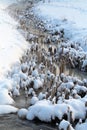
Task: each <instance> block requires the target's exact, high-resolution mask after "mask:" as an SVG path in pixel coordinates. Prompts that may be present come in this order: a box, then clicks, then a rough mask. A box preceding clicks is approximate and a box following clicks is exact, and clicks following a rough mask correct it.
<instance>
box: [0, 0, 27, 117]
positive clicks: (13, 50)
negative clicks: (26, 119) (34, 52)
mask: <svg viewBox="0 0 87 130" xmlns="http://www.w3.org/2000/svg"><path fill="white" fill-rule="evenodd" d="M16 2H17V0H0V114H7V113H12V112H13V113H14V112H17V110H18V109H17V108H15V107H13V106H11V105H13V104H14V100H13V99H12V97H11V91H13V94H14V95H19V94H20V93H19V90H18V89H19V87H18V85H19V82H20V78H21V77H22V78H23V79H26V76H25V75H23V74H22V72H21V73H19V74H17V73H18V72H20V67H19V65H20V58H21V57H22V55H23V54H24V51H25V50H26V49H27V47H28V44H27V42H26V41H25V38H24V37H23V36H22V35H21V34H20V33H19V32H18V30H17V25H18V23H17V22H16V21H14V20H13V18H11V17H10V16H9V14H8V12H7V10H6V8H7V7H8V6H9V5H10V4H12V3H16ZM13 66H14V67H13ZM16 66H17V67H16ZM12 69H13V71H14V72H13V74H14V75H13V77H12V79H11V77H10V76H11V75H10V74H11V73H10V71H11V70H12ZM17 76H18V77H19V78H17ZM7 77H8V78H7ZM9 94H10V95H9Z"/></svg>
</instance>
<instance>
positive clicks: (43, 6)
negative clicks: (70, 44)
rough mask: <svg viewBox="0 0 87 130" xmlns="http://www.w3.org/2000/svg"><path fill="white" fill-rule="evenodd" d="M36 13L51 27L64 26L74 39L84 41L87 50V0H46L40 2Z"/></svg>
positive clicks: (69, 36) (83, 45)
mask: <svg viewBox="0 0 87 130" xmlns="http://www.w3.org/2000/svg"><path fill="white" fill-rule="evenodd" d="M35 13H36V14H37V15H38V16H39V17H40V19H42V20H43V21H44V22H45V23H46V24H47V25H46V27H47V28H48V29H49V28H50V29H52V28H55V29H59V28H64V29H65V35H66V36H67V37H68V38H70V39H71V40H73V41H78V42H82V44H81V47H82V48H83V50H84V51H87V1H85V0H77V1H75V0H72V1H70V0H50V3H49V2H48V0H45V3H42V2H40V3H39V4H38V5H37V7H36V9H35Z"/></svg>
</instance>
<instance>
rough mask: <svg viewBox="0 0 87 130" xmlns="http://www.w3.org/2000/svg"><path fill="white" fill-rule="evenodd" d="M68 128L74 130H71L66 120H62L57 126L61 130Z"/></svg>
mask: <svg viewBox="0 0 87 130" xmlns="http://www.w3.org/2000/svg"><path fill="white" fill-rule="evenodd" d="M68 127H69V130H74V129H73V128H72V126H71V125H70V123H69V122H68V121H66V120H62V121H61V122H60V124H59V129H60V130H61V129H63V130H67V128H68Z"/></svg>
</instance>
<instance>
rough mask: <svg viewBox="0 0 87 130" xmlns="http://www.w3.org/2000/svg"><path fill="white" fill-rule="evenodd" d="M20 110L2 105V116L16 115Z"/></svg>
mask: <svg viewBox="0 0 87 130" xmlns="http://www.w3.org/2000/svg"><path fill="white" fill-rule="evenodd" d="M17 111H18V108H16V107H13V106H10V105H0V115H1V114H9V113H16V112H17Z"/></svg>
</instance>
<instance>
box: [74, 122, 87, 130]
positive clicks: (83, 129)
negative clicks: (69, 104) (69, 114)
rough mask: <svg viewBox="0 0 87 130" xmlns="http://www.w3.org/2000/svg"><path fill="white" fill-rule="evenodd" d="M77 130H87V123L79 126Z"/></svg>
mask: <svg viewBox="0 0 87 130" xmlns="http://www.w3.org/2000/svg"><path fill="white" fill-rule="evenodd" d="M75 130H87V122H85V123H82V124H77V125H76V128H75Z"/></svg>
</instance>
